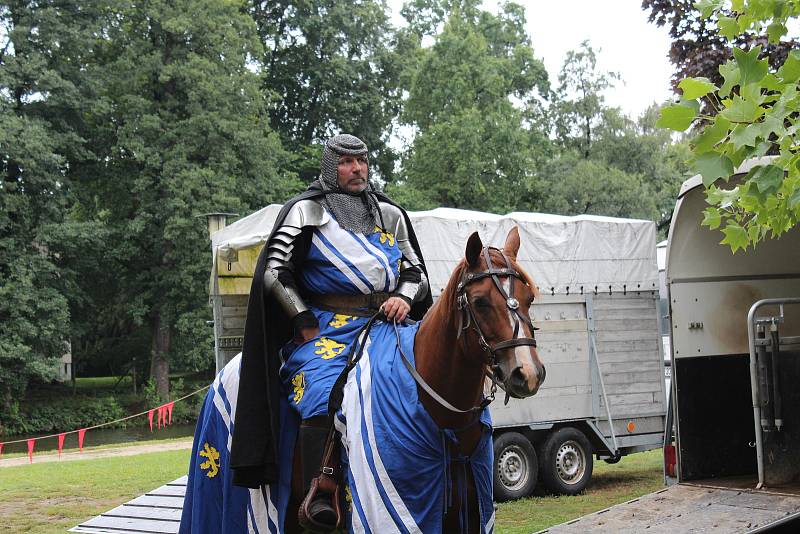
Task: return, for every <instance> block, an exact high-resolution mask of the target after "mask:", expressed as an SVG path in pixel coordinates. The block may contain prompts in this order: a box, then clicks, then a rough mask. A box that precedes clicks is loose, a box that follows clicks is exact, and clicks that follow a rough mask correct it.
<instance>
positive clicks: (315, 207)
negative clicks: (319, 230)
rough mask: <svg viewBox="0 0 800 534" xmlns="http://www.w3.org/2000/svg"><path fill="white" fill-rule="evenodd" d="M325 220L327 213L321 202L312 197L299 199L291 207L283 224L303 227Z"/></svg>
mask: <svg viewBox="0 0 800 534" xmlns="http://www.w3.org/2000/svg"><path fill="white" fill-rule="evenodd" d="M326 220H327V213H326V212H325V208H323V207H322V204H320V203H319V202H317V201H316V200H313V199H306V200H300V201H298V202H295V204H294V206H292V207H291V209H290V210H289V213H287V214H286V218H285V219H284V220H283V226H293V227H295V228H303V227H304V226H321V225H323V224H324V223H325V221H326Z"/></svg>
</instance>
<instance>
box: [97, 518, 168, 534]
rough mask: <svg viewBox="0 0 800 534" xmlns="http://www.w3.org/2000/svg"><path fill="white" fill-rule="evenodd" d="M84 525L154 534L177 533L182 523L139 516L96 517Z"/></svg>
mask: <svg viewBox="0 0 800 534" xmlns="http://www.w3.org/2000/svg"><path fill="white" fill-rule="evenodd" d="M81 526H82V527H98V528H106V529H114V530H117V529H120V530H127V531H134V532H147V533H153V534H175V533H177V532H178V528H179V527H180V523H179V522H177V521H158V520H150V519H141V518H138V517H106V516H104V515H101V516H97V517H94V518H92V519H90V520H88V521H86V522H84V523H81Z"/></svg>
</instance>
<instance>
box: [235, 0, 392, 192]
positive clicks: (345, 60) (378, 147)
mask: <svg viewBox="0 0 800 534" xmlns="http://www.w3.org/2000/svg"><path fill="white" fill-rule="evenodd" d="M250 9H251V12H252V14H253V17H254V19H255V21H256V24H257V26H258V33H259V36H260V38H261V41H262V43H263V44H264V49H263V55H260V56H259V57H260V58H262V62H263V65H264V70H263V88H264V90H265V91H266V92H267V93H269V94H271V95H274V99H273V100H272V103H271V105H270V116H271V121H272V122H271V124H272V126H273V128H274V130H275V131H276V132H278V133H279V134H280V136H281V139H282V140H283V143H284V146H286V148H287V149H289V150H290V151H291V152H292V153H293V154H294V155H295V159H294V161H293V164H292V166H293V168H294V169H295V170H296V171H297V172H298V173H299V174H300V176H301V177H302V178H303V179H304V180H306V181H309V180H311V179H313V178H315V177H316V176H317V174H318V173H319V156H320V151H319V146H318V144H319V142H320V140H322V139H326V138H328V137H330V136H331V135H332V134H334V133H340V132H347V133H352V134H355V135H357V136H359V137H361V138H362V139H363V140H364V141H365V142H366V143H367V146H369V147H370V150H371V151H372V154H373V156H374V157H373V171H376V172H377V173H378V174H380V175H381V176H382V177H384V178H391V175H392V173H393V171H394V162H395V160H396V155H395V154H394V152H393V151H392V150H391V148H390V147H389V146H388V144H387V141H388V139H389V137H390V134H391V125H392V120H393V119H394V118H395V117H396V116H397V114H398V112H399V106H400V90H399V87H398V76H399V69H400V66H401V63H400V62H399V61H398V59H399V58H398V56H397V55H396V53H395V48H396V46H395V45H396V43H395V36H394V33H393V30H392V28H391V25H390V24H389V19H388V15H387V8H386V3H385V1H383V0H366V1H363V2H355V3H354V2H337V1H336V0H318V1H314V2H303V1H298V0H275V1H272V0H271V1H263V0H251V8H250Z"/></svg>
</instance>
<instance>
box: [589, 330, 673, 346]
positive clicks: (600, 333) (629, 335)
mask: <svg viewBox="0 0 800 534" xmlns="http://www.w3.org/2000/svg"><path fill="white" fill-rule="evenodd" d="M656 337H658V340H656ZM596 341H597V342H607V341H652V342H660V341H661V338H660V336H658V331H657V330H654V331H644V330H634V331H632V332H628V331H626V330H620V331H610V332H609V331H607V330H600V329H598V330H597V334H596ZM597 350H600V349H599V348H598V349H597Z"/></svg>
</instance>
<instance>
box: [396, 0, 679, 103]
mask: <svg viewBox="0 0 800 534" xmlns="http://www.w3.org/2000/svg"><path fill="white" fill-rule="evenodd" d="M517 3H519V4H521V5H523V6H525V10H526V19H527V21H528V24H527V29H528V35H529V36H530V38H531V41H532V42H533V50H534V53H535V55H536V57H537V58H539V59H541V60H543V61H544V64H545V67H547V71H548V72H549V74H550V82H551V84H553V85H554V86H555V85H556V84H557V77H558V72H559V70H560V69H561V65H562V63H563V62H564V58H565V56H566V54H567V51H568V50H575V49H577V48H578V47H579V46H580V44H581V42H582V41H584V40H585V39H588V40H589V42H590V44H591V45H592V47H593V48H594V49H595V51H596V52H598V49H599V52H598V66H599V68H601V69H602V70H607V71H609V70H610V71H617V72H619V73H620V74H621V77H622V80H621V81H620V82H619V83H618V84H617V86H616V88H615V89H611V90H609V91H607V92H606V95H605V96H606V102H607V103H608V104H609V105H612V106H619V107H620V108H622V110H623V111H625V113H627V114H628V115H631V116H637V115H639V114H640V113H641V112H642V111H644V109H645V108H647V106H649V105H650V104H651V103H653V102H659V103H660V102H664V101H665V100H668V99H669V98H671V97H672V91H671V89H670V85H669V79H670V76H671V74H672V70H673V68H672V65H671V64H670V62H669V60H668V59H667V52H668V51H669V44H670V40H669V36H668V35H667V30H666V29H665V28H658V27H656V26H655V25H654V24H650V23H648V22H647V14H646V13H645V12H644V11H642V8H641V0H556V1H553V0H527V1H526V0H517ZM402 4H403V2H402V0H389V6H390V7H391V9H392V10H393V13H394V17H393V21H394V22H395V24H399V23H401V21H402V20H403V19H402V17H400V15H399V11H400V7H401V6H402ZM497 4H498V2H496V1H494V0H489V1H485V2H484V5H485V6H486V8H487V9H489V10H490V11H495V10H496V8H494V7H493V6H496V5H497Z"/></svg>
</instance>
